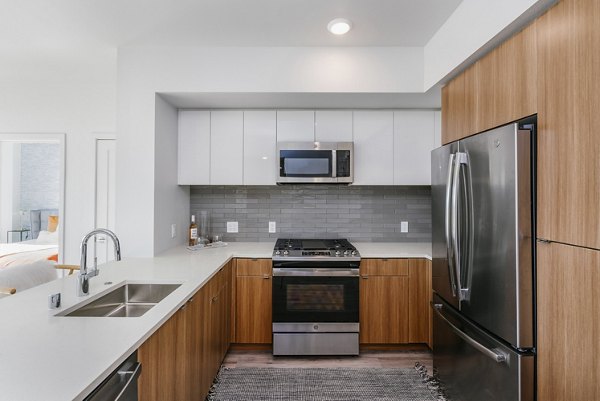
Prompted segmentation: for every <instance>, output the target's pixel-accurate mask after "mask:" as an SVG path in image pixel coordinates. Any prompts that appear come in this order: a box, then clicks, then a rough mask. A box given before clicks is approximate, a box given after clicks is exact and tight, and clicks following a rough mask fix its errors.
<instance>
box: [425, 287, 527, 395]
mask: <svg viewBox="0 0 600 401" xmlns="http://www.w3.org/2000/svg"><path fill="white" fill-rule="evenodd" d="M432 307H433V308H434V311H435V313H434V322H433V343H434V345H433V350H434V351H433V365H434V368H436V369H437V373H438V377H439V379H440V381H441V382H442V385H443V387H444V389H445V391H446V393H447V394H448V396H449V397H450V399H452V400H453V401H533V400H534V358H535V357H534V355H532V354H522V353H519V352H516V351H515V350H514V349H513V348H511V347H508V346H506V345H504V344H503V343H501V342H499V341H498V340H496V339H495V338H493V337H491V336H490V335H489V334H487V333H485V332H484V331H482V330H481V329H479V328H477V327H475V326H474V325H473V324H471V323H469V322H467V321H465V320H464V319H463V318H462V317H461V316H460V315H459V314H458V313H457V312H456V311H455V310H454V309H452V307H451V306H449V305H448V304H447V303H445V302H444V301H442V300H441V298H439V297H438V296H435V297H434V302H433V303H432Z"/></svg>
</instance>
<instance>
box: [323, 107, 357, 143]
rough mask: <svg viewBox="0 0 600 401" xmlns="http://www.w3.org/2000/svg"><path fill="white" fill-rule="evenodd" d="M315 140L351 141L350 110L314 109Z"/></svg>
mask: <svg viewBox="0 0 600 401" xmlns="http://www.w3.org/2000/svg"><path fill="white" fill-rule="evenodd" d="M315 141H316V142H352V110H317V111H315Z"/></svg>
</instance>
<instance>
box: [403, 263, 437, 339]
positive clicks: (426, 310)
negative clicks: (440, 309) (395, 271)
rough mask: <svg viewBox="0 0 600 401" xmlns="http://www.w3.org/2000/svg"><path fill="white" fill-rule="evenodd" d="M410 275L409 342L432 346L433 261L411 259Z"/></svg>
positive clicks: (409, 265) (409, 264)
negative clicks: (430, 303)
mask: <svg viewBox="0 0 600 401" xmlns="http://www.w3.org/2000/svg"><path fill="white" fill-rule="evenodd" d="M408 277H409V279H408V342H409V343H427V345H429V347H431V345H432V341H431V326H432V313H431V307H430V305H429V302H430V301H431V261H430V260H427V259H410V260H409V262H408Z"/></svg>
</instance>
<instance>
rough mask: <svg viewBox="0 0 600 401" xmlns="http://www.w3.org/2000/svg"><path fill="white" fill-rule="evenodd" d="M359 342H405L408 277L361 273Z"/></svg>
mask: <svg viewBox="0 0 600 401" xmlns="http://www.w3.org/2000/svg"><path fill="white" fill-rule="evenodd" d="M360 342H361V344H401V343H406V342H408V277H405V276H361V280H360Z"/></svg>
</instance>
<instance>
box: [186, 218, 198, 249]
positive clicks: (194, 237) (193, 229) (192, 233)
mask: <svg viewBox="0 0 600 401" xmlns="http://www.w3.org/2000/svg"><path fill="white" fill-rule="evenodd" d="M188 244H189V246H194V245H197V244H198V226H197V225H196V216H194V215H192V223H191V224H190V228H189V230H188Z"/></svg>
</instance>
